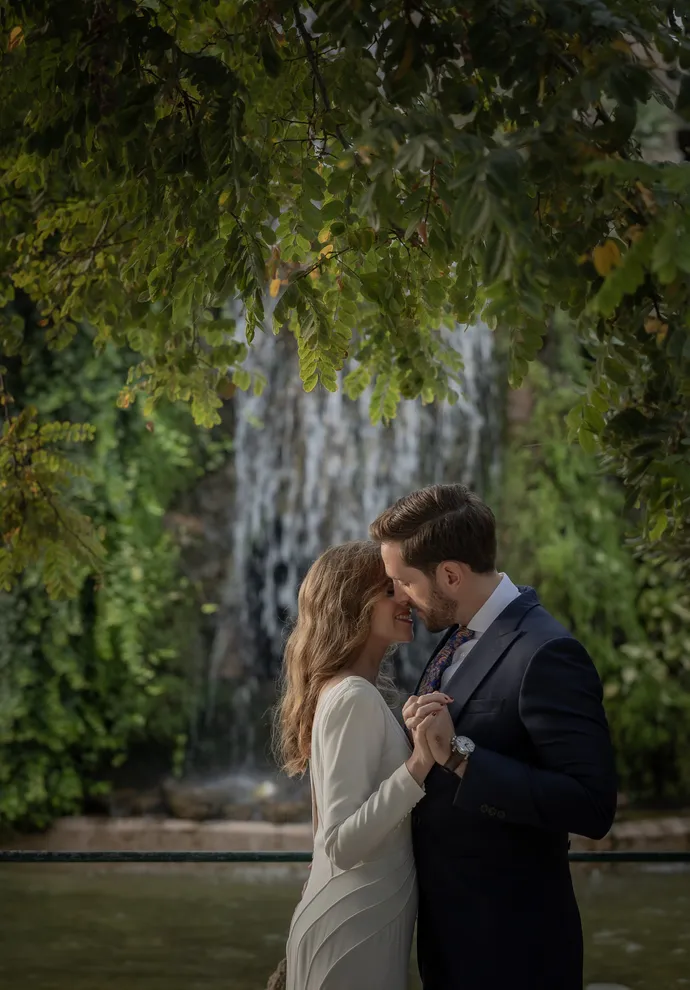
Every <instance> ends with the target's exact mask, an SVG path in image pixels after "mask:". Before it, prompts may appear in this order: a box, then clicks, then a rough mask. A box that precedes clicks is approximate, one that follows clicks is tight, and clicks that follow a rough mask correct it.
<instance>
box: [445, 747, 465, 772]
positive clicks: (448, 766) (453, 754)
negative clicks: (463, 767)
mask: <svg viewBox="0 0 690 990" xmlns="http://www.w3.org/2000/svg"><path fill="white" fill-rule="evenodd" d="M466 759H467V753H458V751H457V749H454V748H452V749H451V751H450V756H449V757H448V759H447V760H446V762H445V763H444V764H443V769H444V770H448V771H450V773H455V771H456V770H457V769H458V767H459V766H460V764H461V763H464V762H465V760H466Z"/></svg>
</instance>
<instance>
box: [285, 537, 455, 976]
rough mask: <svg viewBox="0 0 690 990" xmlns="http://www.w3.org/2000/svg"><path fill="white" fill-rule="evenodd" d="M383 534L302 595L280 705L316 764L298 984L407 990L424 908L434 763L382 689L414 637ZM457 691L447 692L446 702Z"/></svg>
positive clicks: (330, 567) (289, 768)
mask: <svg viewBox="0 0 690 990" xmlns="http://www.w3.org/2000/svg"><path fill="white" fill-rule="evenodd" d="M412 635H413V632H412V619H411V615H410V612H409V609H408V608H407V607H401V606H400V605H398V604H396V602H395V601H394V599H393V586H392V584H391V582H390V581H389V579H388V578H387V577H386V573H385V570H384V567H383V562H382V560H381V555H380V550H379V547H378V546H377V545H376V544H374V543H368V542H357V543H346V544H343V545H342V546H337V547H332V548H331V549H329V550H327V551H326V552H325V553H324V554H323V555H322V556H321V557H320V558H319V559H318V560H317V561H316V563H315V564H313V566H312V567H311V569H310V571H309V573H308V574H307V577H306V578H305V580H304V583H303V584H302V587H301V589H300V593H299V602H298V618H297V623H296V625H295V628H294V630H293V632H292V634H291V635H290V638H289V640H288V642H287V645H286V649H285V659H284V686H283V693H282V697H281V699H280V702H279V707H278V716H279V717H278V723H277V727H278V741H279V752H280V757H281V763H282V766H283V768H284V770H285V771H286V772H287V773H288V774H290V775H297V774H302V773H304V772H305V771H306V770H307V768H308V769H309V771H310V776H311V782H312V801H313V818H314V856H313V861H312V868H311V872H310V875H309V879H308V881H307V883H306V885H305V887H304V890H303V892H302V899H301V901H300V903H299V904H298V906H297V909H296V911H295V913H294V916H293V919H292V924H291V926H290V934H289V937H288V944H287V953H286V955H287V990H353V988H355V990H404V988H406V987H407V981H408V970H409V960H410V946H411V942H412V934H413V928H414V923H415V916H416V911H417V886H416V877H415V867H414V860H413V856H412V841H411V835H410V824H409V814H410V811H411V810H412V808H413V807H414V806H415V805H416V804H417V802H418V801H420V800H421V798H422V797H423V796H424V790H423V784H424V780H425V778H426V776H427V774H428V773H429V771H430V769H431V767H432V766H433V763H434V759H433V757H432V756H431V753H430V751H429V749H428V746H427V744H426V739H425V732H426V729H427V727H428V725H429V724H430V722H431V720H432V719H433V717H434V714H435V712H436V711H437V710H439V709H440V708H441V706H442V704H443V703H444V702H445V700H446V699H445V698H443V699H442V698H441V697H438V700H437V701H436V702H435V703H434V701H433V700H432V699H431V698H430V699H429V701H430V703H431V704H430V707H429V711H430V714H429V715H428V716H427V717H426V719H425V720H424V722H422V724H421V725H420V726H419V728H418V729H417V730H416V732H415V734H414V748H411V746H410V743H409V742H408V738H407V736H406V734H405V732H404V730H403V729H402V727H401V725H400V724H399V723H398V721H397V720H396V718H395V716H394V715H393V713H392V712H391V710H390V708H389V707H388V705H387V704H386V701H385V700H384V697H383V695H382V689H383V688H384V687H385V685H384V681H385V678H384V677H383V676H382V673H381V664H382V661H383V660H384V657H385V655H386V653H387V651H388V649H389V647H390V646H391V645H392V644H394V643H399V642H409V641H410V640H411V639H412ZM447 700H449V699H447Z"/></svg>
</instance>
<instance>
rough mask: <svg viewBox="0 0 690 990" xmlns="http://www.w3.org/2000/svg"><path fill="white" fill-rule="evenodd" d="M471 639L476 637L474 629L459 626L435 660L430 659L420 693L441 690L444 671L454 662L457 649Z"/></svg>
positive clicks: (423, 675) (420, 686)
mask: <svg viewBox="0 0 690 990" xmlns="http://www.w3.org/2000/svg"><path fill="white" fill-rule="evenodd" d="M470 639H474V630H473V629H468V628H467V626H458V628H457V629H456V630H455V632H454V633H453V634H452V635H451V636H450V638H449V639H448V642H447V643H446V644H445V646H442V647H441V649H440V650H439V651H438V653H437V654H436V656H435V657H434V658H433V660H430V661H429V664H428V666H427V668H426V670H425V671H424V673H423V674H422V680H421V682H420V684H419V692H418V693H419V694H431V692H432V691H439V690H440V688H441V678H442V677H443V672H444V671H445V670H447V669H448V667H450V665H451V663H452V662H453V657H454V655H455V651H456V650H457V648H458V647H459V646H462V644H463V643H467V642H468V641H469V640H470Z"/></svg>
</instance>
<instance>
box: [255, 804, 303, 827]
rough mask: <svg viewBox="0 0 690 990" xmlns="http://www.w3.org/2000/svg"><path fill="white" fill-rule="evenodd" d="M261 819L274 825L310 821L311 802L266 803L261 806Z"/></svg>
mask: <svg viewBox="0 0 690 990" xmlns="http://www.w3.org/2000/svg"><path fill="white" fill-rule="evenodd" d="M261 818H262V819H263V821H265V822H273V824H274V825H286V824H288V823H290V822H308V821H310V820H311V801H266V802H264V804H262V806H261Z"/></svg>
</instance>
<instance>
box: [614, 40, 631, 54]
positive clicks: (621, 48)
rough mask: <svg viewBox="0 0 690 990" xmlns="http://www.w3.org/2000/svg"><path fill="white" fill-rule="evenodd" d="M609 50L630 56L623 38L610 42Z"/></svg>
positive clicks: (628, 46) (627, 45) (628, 48)
mask: <svg viewBox="0 0 690 990" xmlns="http://www.w3.org/2000/svg"><path fill="white" fill-rule="evenodd" d="M611 48H613V50H614V51H616V52H623V54H624V55H629V54H630V45H629V44H628V42H627V41H624V40H623V38H616V40H615V41H613V42H611Z"/></svg>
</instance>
